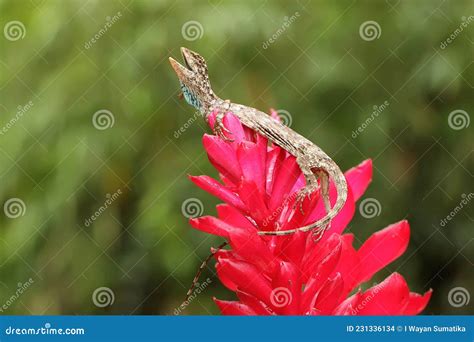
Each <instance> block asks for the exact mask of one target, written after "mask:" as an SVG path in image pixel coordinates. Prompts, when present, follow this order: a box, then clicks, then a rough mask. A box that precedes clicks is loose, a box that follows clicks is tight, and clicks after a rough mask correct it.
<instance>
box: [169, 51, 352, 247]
mask: <svg viewBox="0 0 474 342" xmlns="http://www.w3.org/2000/svg"><path fill="white" fill-rule="evenodd" d="M181 54H182V57H183V60H184V65H182V64H180V63H179V62H177V61H176V60H175V59H173V58H172V57H169V62H170V64H171V66H172V67H173V69H174V71H175V73H176V75H177V77H178V79H179V82H180V86H181V92H182V95H183V97H184V99H185V100H186V102H187V103H188V104H190V105H191V106H193V107H194V108H195V109H197V110H199V112H200V113H201V115H202V116H204V118H205V119H206V121H208V122H209V116H210V115H211V113H213V112H215V111H216V112H217V114H216V118H215V123H214V126H213V132H214V133H215V134H216V135H218V136H219V137H221V138H222V139H223V140H226V141H232V139H230V138H229V137H228V136H226V133H227V134H232V132H230V131H229V130H228V129H227V128H226V127H225V126H224V124H223V119H224V116H225V114H226V113H232V114H233V115H235V116H236V117H237V118H238V119H239V120H240V122H241V123H242V124H243V125H244V126H246V127H248V128H250V129H252V130H254V131H255V132H257V133H259V134H261V135H262V136H264V137H266V138H267V139H268V140H270V141H271V142H273V143H274V144H276V145H278V146H280V147H281V148H283V149H284V150H286V151H287V152H289V153H290V154H291V155H293V156H294V157H296V163H297V164H298V166H299V167H300V169H301V172H302V173H303V175H304V178H305V182H306V184H305V186H304V187H303V188H301V189H300V190H299V191H298V192H297V194H296V200H295V205H298V204H299V205H300V210H302V203H303V200H304V198H305V197H307V196H310V195H311V194H312V193H313V192H314V191H315V190H317V189H320V192H321V197H322V199H323V203H324V207H325V210H326V215H325V216H324V217H323V218H321V219H319V220H317V221H315V222H313V223H310V224H308V225H305V226H302V227H298V228H294V229H286V230H274V231H262V230H260V231H258V234H259V235H288V234H294V233H296V232H298V231H301V232H307V231H311V230H312V231H313V234H314V235H313V236H314V237H315V240H316V241H317V240H319V239H320V238H321V237H322V236H323V234H324V232H325V231H326V230H327V229H329V227H330V223H331V220H332V219H333V218H334V217H335V216H336V215H337V214H338V213H339V212H340V211H341V209H342V208H343V206H344V204H345V202H346V200H347V182H346V178H345V177H344V174H343V173H342V171H341V170H340V168H339V166H338V165H337V164H336V163H335V162H334V161H333V160H332V159H331V158H330V157H329V156H328V155H327V154H326V153H325V152H324V151H323V150H322V149H321V148H319V147H318V146H317V145H315V144H314V143H312V142H311V141H310V140H308V139H306V138H305V137H303V136H301V135H300V134H298V133H296V132H295V131H294V130H292V129H291V128H289V127H288V126H286V125H284V124H282V123H281V122H279V121H277V120H275V119H274V118H272V117H271V116H269V115H268V114H266V113H264V112H261V111H259V110H257V109H255V108H252V107H247V106H244V105H241V104H237V103H232V102H230V100H223V99H221V98H219V97H218V96H217V95H216V94H215V93H214V91H213V90H212V88H211V84H210V82H209V75H208V68H207V63H206V61H205V59H204V58H203V57H202V56H201V55H199V54H198V53H196V52H194V51H191V50H189V49H187V48H184V47H182V48H181ZM318 179H319V181H320V184H318ZM330 179H332V180H333V182H334V184H335V187H336V192H337V200H336V203H335V204H334V206H333V207H331V205H330V201H329V184H330Z"/></svg>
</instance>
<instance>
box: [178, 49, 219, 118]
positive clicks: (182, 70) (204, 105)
mask: <svg viewBox="0 0 474 342" xmlns="http://www.w3.org/2000/svg"><path fill="white" fill-rule="evenodd" d="M181 54H182V55H183V60H184V65H182V64H180V63H178V62H177V61H176V60H175V59H173V58H171V57H170V58H169V61H170V63H171V66H172V67H173V69H174V71H175V72H176V75H177V76H178V79H179V82H180V85H181V91H182V93H183V96H184V99H185V100H186V102H187V103H189V104H190V105H191V106H193V107H194V108H196V109H198V110H199V111H200V112H201V113H204V112H205V111H206V110H207V109H208V108H209V107H210V105H211V103H212V101H214V100H215V99H217V97H216V95H215V94H214V92H213V91H212V89H211V84H210V83H209V76H208V73H207V64H206V61H205V60H204V58H203V57H202V56H200V55H199V54H198V53H196V52H193V51H191V50H189V49H186V48H184V47H182V48H181Z"/></svg>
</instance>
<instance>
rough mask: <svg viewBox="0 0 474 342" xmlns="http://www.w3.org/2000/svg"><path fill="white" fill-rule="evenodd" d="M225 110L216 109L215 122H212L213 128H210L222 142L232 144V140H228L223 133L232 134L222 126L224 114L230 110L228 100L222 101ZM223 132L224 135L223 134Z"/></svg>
mask: <svg viewBox="0 0 474 342" xmlns="http://www.w3.org/2000/svg"><path fill="white" fill-rule="evenodd" d="M224 102H225V104H226V107H227V108H219V109H217V114H216V120H215V122H214V127H213V128H212V130H213V132H214V134H215V135H217V136H218V137H220V138H221V139H222V140H224V141H229V142H232V141H234V140H233V139H230V138H228V137H227V136H226V135H225V133H228V134H232V132H231V131H230V130H229V129H228V128H227V127H225V126H224V122H223V120H224V116H225V114H226V113H225V112H226V111H227V110H228V109H229V108H230V100H225V101H224ZM224 132H225V133H224Z"/></svg>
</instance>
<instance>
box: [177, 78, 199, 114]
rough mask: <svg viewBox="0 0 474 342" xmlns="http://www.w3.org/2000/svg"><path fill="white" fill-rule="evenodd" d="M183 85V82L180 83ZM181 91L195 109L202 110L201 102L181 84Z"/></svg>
mask: <svg viewBox="0 0 474 342" xmlns="http://www.w3.org/2000/svg"><path fill="white" fill-rule="evenodd" d="M180 83H181V82H180ZM181 91H182V92H183V95H184V99H185V100H186V102H187V103H189V104H190V105H191V106H193V107H194V108H196V109H198V110H201V103H200V102H199V100H198V98H197V96H196V95H194V93H193V92H191V91H190V90H189V88H188V87H186V86H185V85H184V84H183V83H181Z"/></svg>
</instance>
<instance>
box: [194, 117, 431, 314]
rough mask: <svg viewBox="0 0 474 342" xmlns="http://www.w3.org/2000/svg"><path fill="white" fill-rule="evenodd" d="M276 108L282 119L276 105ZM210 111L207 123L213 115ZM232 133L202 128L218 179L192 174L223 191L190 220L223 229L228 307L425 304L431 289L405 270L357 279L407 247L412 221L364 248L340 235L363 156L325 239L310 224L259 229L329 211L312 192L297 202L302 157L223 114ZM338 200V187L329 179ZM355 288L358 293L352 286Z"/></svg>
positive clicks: (360, 308) (268, 310)
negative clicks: (411, 280)
mask: <svg viewBox="0 0 474 342" xmlns="http://www.w3.org/2000/svg"><path fill="white" fill-rule="evenodd" d="M272 116H273V117H274V118H275V119H276V120H278V117H277V115H276V114H275V113H272ZM214 118H215V116H214V115H212V116H211V119H210V120H209V121H210V125H211V126H212V125H213V124H214ZM224 124H225V126H226V127H227V128H228V129H229V130H230V131H231V132H232V135H228V137H229V138H231V139H233V141H232V142H230V141H224V140H222V139H220V138H218V137H216V136H211V135H207V134H206V135H204V138H203V143H204V148H205V149H206V151H207V154H208V157H209V160H210V162H211V163H212V164H213V165H214V167H215V168H216V169H217V170H218V172H219V176H220V179H221V182H218V181H217V180H215V179H213V178H211V177H209V176H191V177H190V178H191V180H192V181H193V182H194V183H196V184H197V185H198V186H199V187H201V188H202V189H204V190H206V191H207V192H209V193H211V194H213V195H214V196H216V197H218V198H220V199H221V200H222V201H224V202H225V204H220V205H218V206H217V213H218V217H217V218H216V217H212V216H204V217H200V218H196V219H192V220H191V221H190V222H191V224H192V226H193V227H195V228H196V229H199V230H201V231H204V232H206V233H209V234H214V235H218V236H221V237H223V238H225V239H226V240H227V241H228V242H229V244H230V246H231V249H230V250H224V249H222V250H218V251H216V254H215V258H216V260H217V264H216V268H217V274H218V277H219V279H220V280H221V282H222V283H223V284H224V285H225V286H226V287H227V288H228V289H230V290H231V291H234V292H235V293H236V295H237V297H238V299H239V300H238V301H223V300H218V299H215V302H216V303H217V305H218V306H219V308H220V310H221V312H222V313H223V314H225V315H271V314H277V315H414V314H418V313H420V312H421V311H422V310H423V309H424V308H425V306H426V305H427V303H428V301H429V299H430V296H431V290H430V291H428V292H426V293H425V294H424V295H419V294H417V293H413V292H410V290H409V288H408V285H407V283H406V282H405V280H404V279H403V277H402V276H401V275H400V274H398V273H393V274H392V275H390V276H389V277H388V278H386V279H385V280H384V281H383V282H381V283H380V284H378V285H375V286H373V287H371V288H369V289H368V290H366V291H361V290H360V289H358V290H355V289H356V288H358V287H359V285H360V284H362V283H364V282H367V281H369V280H370V279H371V278H372V276H373V275H374V274H375V273H376V272H377V271H379V270H381V269H382V268H383V267H385V266H386V265H388V264H389V263H390V262H392V261H393V260H395V259H396V258H398V257H399V256H400V255H401V254H402V253H403V252H404V251H405V249H406V248H407V245H408V240H409V236H410V228H409V225H408V222H406V221H401V222H398V223H395V224H392V225H390V226H388V227H387V228H385V229H382V230H381V231H378V232H376V233H375V234H373V235H372V236H371V237H370V238H369V239H368V240H367V241H366V242H365V243H364V244H363V245H362V246H361V247H360V248H359V249H358V250H356V249H354V247H353V246H352V242H353V239H354V236H353V234H342V233H343V231H344V228H345V227H346V226H347V225H348V223H349V222H350V220H351V219H352V217H353V215H354V212H355V201H357V200H358V199H359V198H360V197H361V196H362V194H363V193H364V192H365V190H366V188H367V186H368V184H369V183H370V181H371V178H372V162H371V160H366V161H364V162H362V163H361V164H360V165H358V166H356V167H354V168H352V169H350V170H349V171H347V172H346V173H345V176H346V179H347V183H348V187H349V195H348V200H347V202H346V204H345V206H344V208H343V209H342V211H341V212H340V213H339V214H338V215H337V217H335V219H334V220H333V221H332V223H331V227H330V229H329V230H328V231H327V232H326V233H325V234H324V236H323V238H322V239H321V240H320V241H318V242H314V239H313V237H312V236H311V232H308V233H296V234H293V235H287V236H260V235H258V234H257V231H259V230H286V229H291V228H295V227H300V226H302V225H305V224H309V223H312V222H314V221H316V220H317V219H318V218H321V217H322V216H323V215H324V214H325V211H324V205H323V203H322V202H323V201H322V200H319V198H320V196H319V194H318V193H315V194H313V195H312V196H311V198H309V199H305V201H304V202H303V211H301V210H300V209H299V207H298V206H295V205H294V202H295V194H296V192H297V190H298V189H300V188H301V187H302V186H303V185H304V178H303V175H302V174H301V171H300V169H299V168H298V165H297V164H296V160H295V157H293V156H291V155H290V154H288V153H287V152H286V151H284V150H283V149H281V148H280V147H278V146H276V145H273V144H268V142H267V139H265V138H263V137H262V136H260V135H258V134H255V133H254V132H253V131H251V130H250V129H248V128H246V127H243V126H242V125H241V124H240V122H239V120H238V119H237V118H236V117H234V116H233V115H231V114H227V115H226V116H225V119H224ZM330 197H331V205H334V203H335V201H336V197H337V196H336V190H335V188H334V185H333V184H331V190H330ZM351 293H352V294H351Z"/></svg>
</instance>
